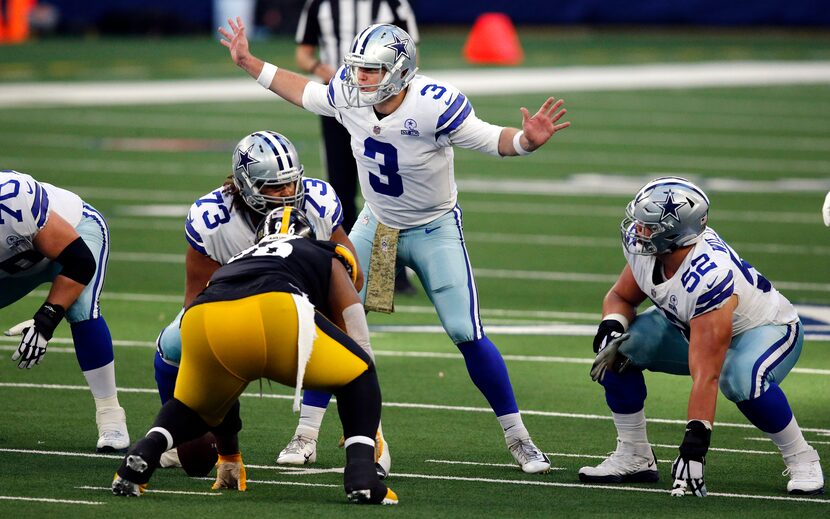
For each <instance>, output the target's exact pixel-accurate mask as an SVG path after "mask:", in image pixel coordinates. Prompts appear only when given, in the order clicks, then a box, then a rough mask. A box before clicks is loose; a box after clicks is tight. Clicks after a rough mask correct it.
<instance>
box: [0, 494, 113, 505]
mask: <svg viewBox="0 0 830 519" xmlns="http://www.w3.org/2000/svg"><path fill="white" fill-rule="evenodd" d="M0 500H4V501H34V502H38V503H59V504H64V505H105V504H106V503H104V502H103V501H81V500H79V499H53V498H50V497H24V496H0Z"/></svg>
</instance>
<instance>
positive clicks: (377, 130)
mask: <svg viewBox="0 0 830 519" xmlns="http://www.w3.org/2000/svg"><path fill="white" fill-rule="evenodd" d="M372 133H374V134H375V135H380V126H374V127H373V128H372Z"/></svg>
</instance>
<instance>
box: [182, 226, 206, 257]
mask: <svg viewBox="0 0 830 519" xmlns="http://www.w3.org/2000/svg"><path fill="white" fill-rule="evenodd" d="M184 237H185V239H186V240H187V243H189V244H190V246H191V247H193V248H194V249H196V251H197V252H199V253H201V254H204V255H205V256H208V255H209V254H208V253H207V250H206V249H205V241H204V240H203V239H202V236H201V235H200V234H199V233H198V232H196V229H195V228H194V227H193V220H191V219H190V218H188V219H187V220H185V222H184Z"/></svg>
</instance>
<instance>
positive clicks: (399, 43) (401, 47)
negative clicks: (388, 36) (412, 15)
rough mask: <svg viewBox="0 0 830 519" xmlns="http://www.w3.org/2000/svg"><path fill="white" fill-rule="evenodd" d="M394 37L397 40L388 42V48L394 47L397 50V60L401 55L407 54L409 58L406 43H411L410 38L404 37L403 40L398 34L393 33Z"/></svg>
mask: <svg viewBox="0 0 830 519" xmlns="http://www.w3.org/2000/svg"><path fill="white" fill-rule="evenodd" d="M392 37H393V38H395V41H394V42H392V43H387V44H386V45H384V47H386V48H387V49H392V50H394V51H395V61H398V58H400V57H401V56H406V57H407V58H409V52H407V51H406V44H407V43H409V38H404V39H403V40H402V39H400V38H398V35H397V34H395V33H392Z"/></svg>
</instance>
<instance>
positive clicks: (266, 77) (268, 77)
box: [256, 61, 277, 88]
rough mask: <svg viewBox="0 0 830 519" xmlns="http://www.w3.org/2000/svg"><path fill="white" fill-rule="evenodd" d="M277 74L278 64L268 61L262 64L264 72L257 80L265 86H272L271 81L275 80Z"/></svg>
mask: <svg viewBox="0 0 830 519" xmlns="http://www.w3.org/2000/svg"><path fill="white" fill-rule="evenodd" d="M276 75H277V66H276V65H272V64H270V63H268V62H267V61H266V62H265V63H264V64H263V65H262V72H260V73H259V77H258V78H256V82H257V83H259V84H260V85H262V87H263V88H270V87H271V82H272V81H274V76H276Z"/></svg>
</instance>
